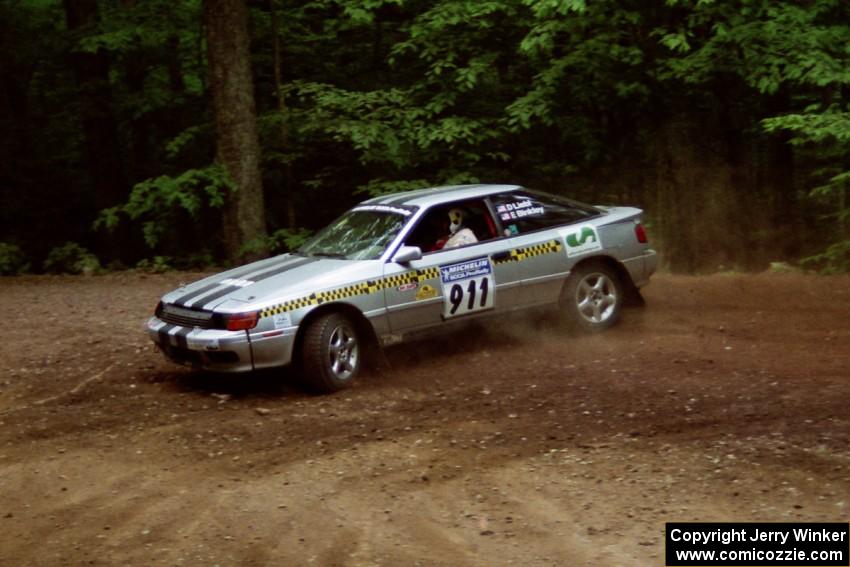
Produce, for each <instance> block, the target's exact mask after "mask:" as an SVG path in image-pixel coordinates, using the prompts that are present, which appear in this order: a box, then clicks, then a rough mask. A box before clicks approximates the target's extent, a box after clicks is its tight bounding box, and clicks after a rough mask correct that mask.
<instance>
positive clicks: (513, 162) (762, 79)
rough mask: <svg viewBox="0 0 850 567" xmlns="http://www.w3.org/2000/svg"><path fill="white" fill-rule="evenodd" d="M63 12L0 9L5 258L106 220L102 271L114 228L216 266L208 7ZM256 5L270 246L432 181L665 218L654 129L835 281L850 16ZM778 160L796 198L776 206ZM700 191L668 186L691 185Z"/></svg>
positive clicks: (767, 232)
mask: <svg viewBox="0 0 850 567" xmlns="http://www.w3.org/2000/svg"><path fill="white" fill-rule="evenodd" d="M66 5H67V4H63V3H60V2H56V1H55V0H23V1H21V2H11V1H10V0H0V68H2V69H3V70H4V77H5V78H4V79H3V82H4V85H3V92H4V102H5V103H6V104H7V108H8V110H9V112H6V113H0V130H2V131H3V132H9V135H8V136H6V137H5V138H3V139H2V140H0V178H3V179H4V180H9V181H8V182H5V181H4V184H3V187H0V199H2V203H0V227H2V229H0V230H2V232H0V241H2V240H5V241H8V242H13V241H14V242H27V243H28V249H29V247H30V243H32V244H33V246H32V250H34V251H37V253H38V255H42V254H43V251H45V250H47V249H48V248H49V247H50V246H51V245H52V244H53V242H51V241H49V240H48V239H47V238H46V237H45V236H44V235H46V234H56V233H58V234H62V235H63V236H61V237H60V238H61V240H59V242H62V241H64V240H76V241H83V239H84V238H87V235H86V234H85V229H86V227H87V226H88V224H89V223H90V219H92V218H93V217H96V219H97V220H96V221H95V223H94V226H95V227H96V228H97V229H98V230H100V233H99V234H98V236H99V238H100V246H99V247H98V248H97V249H96V251H97V253H98V254H99V255H100V256H101V257H103V258H107V256H106V255H107V254H108V253H109V252H108V250H109V249H110V248H111V247H110V246H109V244H110V242H109V241H110V239H111V238H113V234H114V235H115V236H116V237H119V236H121V234H122V233H126V232H129V231H119V232H115V233H113V232H111V229H115V228H116V227H117V226H118V225H124V224H128V225H131V226H132V227H133V229H134V231H133V232H132V234H131V238H132V239H134V241H133V242H132V243H130V245H129V246H126V247H125V246H123V245H124V242H122V250H123V249H124V248H126V249H128V252H125V254H126V257H125V258H124V260H125V261H128V262H135V261H136V260H137V259H138V258H139V257H141V256H142V255H146V254H153V255H152V257H151V258H148V259H147V260H145V261H143V263H142V264H141V268H143V269H150V270H163V269H167V267H169V266H171V267H175V268H178V269H179V268H182V267H190V266H196V265H197V266H201V265H208V264H210V263H212V262H213V261H214V260H215V256H216V254H217V253H219V252H220V250H218V248H217V245H218V243H217V242H216V241H215V240H216V239H215V235H216V234H218V231H219V225H220V212H221V208H222V206H223V203H224V202H225V197H226V195H227V191H228V190H229V189H230V184H229V183H228V182H227V180H226V178H225V176H224V174H223V172H222V171H221V170H220V169H219V168H217V167H215V166H209V167H205V166H204V164H208V163H210V162H211V161H212V159H213V156H214V151H215V148H214V147H213V138H214V136H213V134H214V132H213V130H214V129H213V127H212V123H211V118H210V117H211V110H212V109H211V105H210V96H209V94H210V93H209V92H208V88H207V82H208V81H207V60H206V54H205V45H204V30H203V22H202V1H201V0H146V1H145V2H138V1H136V2H98V3H97V5H98V11H99V15H98V19H97V21H95V22H91V23H90V25H87V26H85V27H83V28H80V29H76V30H74V31H73V33H72V32H70V31H69V30H68V26H67V22H66V14H65V13H64V9H65V7H66ZM249 9H250V17H251V34H252V37H251V51H252V57H253V60H252V62H251V63H252V70H253V72H254V74H255V75H254V77H255V91H256V102H257V108H258V112H259V115H260V132H261V140H262V147H263V155H262V162H261V163H262V168H263V181H264V185H265V189H266V197H267V200H268V202H269V203H271V206H270V208H269V211H268V213H269V214H268V219H269V220H270V222H271V223H272V225H271V226H270V227H269V228H270V230H271V231H274V230H275V229H277V228H280V225H284V224H285V225H295V226H298V225H307V224H308V223H315V225H310V226H308V227H307V228H309V229H315V228H318V227H319V226H320V224H322V223H323V222H325V221H326V220H327V218H328V217H332V216H333V215H335V214H336V213H338V212H339V210H341V209H343V208H345V207H346V206H348V205H350V204H352V203H353V202H354V201H355V200H357V199H358V198H359V197H358V194H368V195H378V194H385V193H391V192H396V191H402V190H406V189H414V188H419V187H422V186H427V185H433V184H443V183H446V184H450V183H467V182H478V181H486V182H491V181H492V182H517V183H525V184H527V185H531V186H537V187H541V188H544V189H547V188H548V189H552V190H555V191H559V190H560V189H561V188H563V190H564V191H565V192H566V191H569V192H570V193H571V194H573V195H574V196H576V197H578V198H582V199H588V200H596V201H597V202H599V201H608V200H610V201H614V202H633V203H635V204H638V205H641V204H642V205H644V206H647V205H649V207H650V208H652V207H655V206H657V207H659V208H661V207H662V206H663V203H664V200H663V199H661V198H660V195H659V193H658V191H659V190H658V189H657V186H658V184H657V183H656V181H658V180H659V178H660V177H662V176H664V175H670V176H672V177H675V176H676V174H677V173H681V172H676V171H669V170H668V168H670V167H671V166H670V164H669V163H667V162H665V161H664V160H663V159H660V157H659V154H658V147H659V146H661V145H663V140H664V137H663V136H661V135H659V133H660V132H661V133H663V132H665V130H664V128H665V127H666V125H668V124H669V123H671V122H672V121H674V120H680V121H682V122H683V123H687V124H693V125H694V129H693V131H695V132H699V131H702V130H701V129H704V130H705V131H706V135H707V136H708V135H709V134H708V132H712V133H713V134H714V135H715V137H716V138H717V139H711V140H706V141H705V143H704V145H703V146H700V147H701V148H703V149H705V150H707V151H710V152H711V153H712V154H717V155H722V156H723V157H722V158H718V162H720V161H724V160H725V161H726V162H728V164H729V167H730V172H732V173H730V175H731V176H732V177H734V179H735V180H736V181H735V183H736V184H738V185H739V186H740V187H739V190H738V195H737V196H738V197H740V198H739V199H737V201H738V202H739V207H740V209H741V211H742V213H741V214H742V217H747V211H749V212H756V213H759V214H760V211H762V210H769V212H768V214H767V217H766V218H769V220H771V221H775V222H774V224H781V223H780V222H779V221H777V220H776V219H778V218H782V215H787V214H790V210H791V209H792V208H793V209H794V211H796V212H797V214H799V216H800V217H801V218H798V219H795V222H794V223H789V224H788V226H796V227H814V226H816V225H817V226H819V227H823V226H827V227H828V230H821V231H820V233H819V236H818V238H816V239H815V238H800V241H806V242H812V241H815V240H817V241H820V242H822V243H823V247H824V248H825V250H824V251H823V252H822V253H821V254H818V255H816V256H813V257H812V258H813V259H812V260H811V262H812V264H811V265H812V266H815V265H817V266H819V267H826V269H828V270H835V269H840V267H841V266H842V265H843V264H842V262H843V260H842V259H841V258H843V256H842V254H844V253H845V252H844V251H845V250H846V248H844V246H845V243H846V241H847V238H848V236H847V235H848V221H850V218H848V217H850V209H848V204H847V193H848V183H850V161H848V159H847V157H846V156H848V155H850V98H848V97H850V94H848V93H850V51H848V49H847V45H850V3H848V2H839V1H837V0H811V1H806V2H802V1H799V0H759V1H757V2H756V1H753V0H729V1H724V2H719V1H716V0H666V2H655V3H646V2H642V1H640V0H594V1H593V2H588V1H587V0H435V1H433V2H409V1H404V0H365V1H363V0H305V1H302V2H284V1H283V0H272V1H271V2H252V3H249ZM270 10H274V13H272V12H271V11H270ZM273 15H274V17H272V16H273ZM275 38H276V39H277V45H278V47H279V50H278V52H277V59H279V64H280V65H279V69H278V71H279V73H277V74H276V73H275V69H274V67H273V66H274V62H275V60H276V57H275V52H274V45H275ZM92 54H97V55H98V56H99V58H100V59H99V61H98V62H97V64H98V65H105V66H108V71H109V72H108V83H109V84H108V87H109V89H108V90H109V96H108V97H104V99H103V101H102V103H103V104H102V106H103V109H102V110H103V117H101V116H97V117H89V118H95V119H96V122H97V123H98V124H102V123H105V122H104V121H102V120H101V118H110V119H112V120H111V121H112V122H114V123H115V125H116V126H117V128H118V130H119V132H118V136H117V138H116V139H117V140H119V143H120V144H121V147H120V148H119V149H118V151H116V152H115V155H116V156H120V159H121V160H122V163H121V170H122V171H124V172H126V175H127V182H126V183H127V185H126V187H127V188H126V199H125V201H124V202H123V203H121V204H117V203H116V202H115V200H109V201H106V202H104V201H103V199H102V198H101V195H100V194H99V193H98V192H97V189H96V187H99V185H98V183H97V176H98V171H99V168H98V164H97V163H96V162H97V156H94V158H93V159H89V157H90V156H88V153H89V152H90V147H89V145H88V140H87V139H86V136H87V134H86V129H85V127H84V126H85V124H86V123H85V120H84V119H81V118H83V117H82V116H81V112H80V111H81V109H82V108H84V107H85V106H86V104H85V102H86V100H87V99H86V97H87V96H90V93H89V92H88V90H87V89H81V88H80V87H79V83H78V77H77V76H76V69H75V67H74V65H75V63H74V60H75V59H77V58H78V56H80V55H92ZM90 63H91V61H90ZM91 64H92V65H93V63H91ZM89 71H91V69H89ZM279 87H280V88H279ZM7 93H8V94H7ZM279 94H280V95H282V101H281V100H280V99H279V98H278V95H279ZM89 124H90V123H89ZM718 124H720V126H718ZM724 137H728V138H729V140H726V139H720V138H724ZM785 142H788V143H790V144H791V145H792V146H793V148H792V150H793V151H792V152H791V154H793V155H792V156H791V157H788V156H787V155H786V157H787V158H788V160H789V163H791V166H790V167H788V168H787V171H788V172H789V177H791V176H793V179H791V180H790V181H789V182H788V183H787V184H786V186H785V188H778V186H777V187H774V185H773V184H775V183H774V181H773V180H772V179H773V177H775V175H774V172H775V171H776V170H777V167H776V166H781V165H783V164H782V163H780V161H781V160H783V159H786V158H785V157H779V155H780V153H781V152H779V151H778V150H777V147H779V146H780V145H781V144H784V143H785ZM694 147H696V144H695V146H694ZM786 147H787V146H786ZM681 151H682V153H683V154H686V153H687V152H688V149H687V148H683V149H682V150H681ZM672 153H675V152H672ZM792 158H793V159H792ZM673 161H675V160H673ZM683 161H684V160H683ZM783 171H786V170H783ZM691 185H692V184H690V185H689V184H687V183H683V184H682V186H683V189H682V191H684V190H688V191H693V192H698V191H700V190H701V189H700V188H699V187H695V186H691ZM783 191H784V192H785V193H781V192H783ZM683 198H684V197H683ZM730 200H733V199H730ZM317 203H318V204H319V205H317ZM781 203H785V204H786V205H783V206H785V209H782V210H780V208H779V205H778V204H781ZM104 205H106V206H107V208H106V209H104V210H102V211H97V210H95V208H103V207H104ZM108 205H112V206H108ZM775 207H776V210H773V209H774V208H775ZM20 210H27V211H30V210H35V211H39V213H40V214H39V215H38V218H36V219H30V218H29V216H28V215H21V214H18V212H19V211H20ZM671 210H672V212H670V211H664V212H662V211H659V214H658V218H659V219H660V220H662V221H665V222H666V223H667V224H669V223H678V225H679V228H680V229H685V228H686V227H687V225H688V221H689V219H688V218H687V214H684V213H682V214H678V213H677V212H676V210H675V207H674V208H673V209H671ZM665 214H666V215H667V216H668V217H670V218H666V219H665V218H664V217H665ZM293 216H294V217H295V219H293ZM24 217H26V220H23V219H24ZM284 219H285V222H284ZM739 220H740V219H739ZM728 222H730V224H732V223H735V222H737V221H735V220H734V219H729V221H728ZM275 223H277V224H275ZM81 225H85V226H82V227H81ZM659 226H666V225H665V223H664V222H660V223H659ZM135 229H139V230H135ZM807 230H814V229H811V228H807ZM679 232H681V233H682V234H683V235H685V236H683V238H687V236H686V233H687V230H680V231H679ZM305 234H306V233H305V232H303V231H302V230H300V229H299V230H295V231H287V230H284V231H278V232H273V233H272V236H270V237H269V238H268V239H267V240H264V241H263V242H257V243H249V244H248V245H247V247H248V248H250V247H254V249H255V250H272V251H275V252H280V251H284V250H291V249H293V248H295V247H297V246H298V240H299V238H302V239H303V237H304V235H305ZM211 235H212V236H213V238H212V239H211V238H210V237H211ZM748 235H749V236H748V237H749V238H750V239H751V241H752V244H753V246H752V247H742V248H758V247H759V246H761V247H762V248H764V249H765V250H768V249H769V248H770V247H771V246H774V243H775V242H777V241H779V240H781V239H780V238H779V237H778V236H777V232H776V229H775V227H773V228H769V227H754V228H753V230H751V231H749V232H748ZM833 243H835V244H833ZM203 247H207V248H205V249H204V252H202V253H200V254H199V255H196V257H195V258H192V257H190V254H191V251H192V250H197V249H199V248H203ZM688 248H689V246H688V245H687V244H686V245H684V246H682V247H681V249H682V250H687V249H688ZM151 250H153V252H151ZM797 252H798V253H799V254H798V256H799V255H806V254H810V253H811V252H812V250H811V249H806V250H803V249H799V250H797ZM33 253H34V254H35V253H36V252H33ZM4 254H5V256H6V257H11V256H13V253H12V252H8V251H6V252H3V249H2V248H0V266H2V265H3V264H2V259H3V258H4ZM766 256H767V257H769V258H770V259H781V260H790V259H791V258H790V257H787V256H785V257H781V256H782V255H781V254H779V255H771V254H766ZM798 256H797V257H798ZM109 259H110V260H114V259H115V258H109ZM724 261H726V260H724ZM7 264H8V262H7ZM7 269H11V268H7Z"/></svg>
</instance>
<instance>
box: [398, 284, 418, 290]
mask: <svg viewBox="0 0 850 567" xmlns="http://www.w3.org/2000/svg"><path fill="white" fill-rule="evenodd" d="M417 287H419V284H418V283H416V282H410V283H406V284H402V285H400V286H398V287H397V288H396V289H397V290H399V291H412V290H414V289H416V288H417Z"/></svg>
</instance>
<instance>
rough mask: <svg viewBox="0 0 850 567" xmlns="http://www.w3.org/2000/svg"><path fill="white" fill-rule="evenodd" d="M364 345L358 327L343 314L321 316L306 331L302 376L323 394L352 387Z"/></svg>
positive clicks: (302, 357) (309, 384)
mask: <svg viewBox="0 0 850 567" xmlns="http://www.w3.org/2000/svg"><path fill="white" fill-rule="evenodd" d="M362 347H363V345H361V340H360V336H359V335H358V333H357V328H356V327H355V326H354V324H353V323H352V322H351V321H350V320H349V319H348V318H347V317H345V316H344V315H341V314H339V313H328V314H326V315H321V316H319V318H317V319H316V320H315V321H313V322H312V323H310V326H309V327H308V328H307V330H306V331H305V335H304V342H303V343H302V352H301V377H302V379H303V380H304V382H305V383H306V385H307V386H308V387H309V388H310V389H312V390H314V391H316V392H318V393H322V394H329V393H332V392H338V391H339V390H344V389H345V388H348V387H350V386H351V384H352V383H353V382H354V379H355V378H356V377H357V374H358V373H359V372H360V367H361V365H362V360H361V358H362V353H363V348H362Z"/></svg>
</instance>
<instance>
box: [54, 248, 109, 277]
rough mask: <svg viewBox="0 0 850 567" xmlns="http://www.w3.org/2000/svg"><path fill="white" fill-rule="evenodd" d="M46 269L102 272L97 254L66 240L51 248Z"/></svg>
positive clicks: (90, 272)
mask: <svg viewBox="0 0 850 567" xmlns="http://www.w3.org/2000/svg"><path fill="white" fill-rule="evenodd" d="M44 271H45V272H48V273H51V274H84V275H87V276H90V275H93V274H96V273H98V272H100V271H101V267H100V262H99V261H98V259H97V256H95V255H94V254H92V253H91V252H89V251H88V250H86V249H85V248H83V247H82V246H80V245H79V244H77V243H76V242H66V243H65V244H63V245H62V246H57V247H55V248H53V249H52V250H50V253H49V254H48V255H47V259H46V260H45V261H44Z"/></svg>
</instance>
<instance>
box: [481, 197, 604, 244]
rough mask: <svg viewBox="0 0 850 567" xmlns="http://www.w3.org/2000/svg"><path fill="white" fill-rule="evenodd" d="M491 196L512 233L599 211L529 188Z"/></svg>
mask: <svg viewBox="0 0 850 567" xmlns="http://www.w3.org/2000/svg"><path fill="white" fill-rule="evenodd" d="M490 200H491V201H492V203H493V207H494V208H495V210H496V216H498V217H499V221H501V223H502V226H503V227H504V228H505V229H506V230H507V231H508V232H509V233H510V234H511V235H513V234H524V233H527V232H534V231H535V230H543V229H547V228H553V227H556V226H560V225H565V224H572V223H575V222H580V221H582V220H585V219H587V218H590V217H594V216H597V215H598V214H600V213H599V211H598V210H596V209H594V208H593V207H591V206H589V205H584V204H581V203H576V202H571V201H568V200H566V199H560V198H558V197H555V196H554V195H545V194H539V193H532V192H530V191H528V192H526V191H516V192H512V193H501V194H498V195H494V196H492V197H490Z"/></svg>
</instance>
